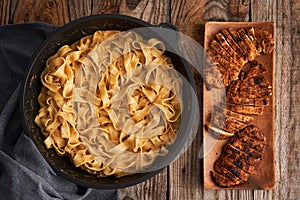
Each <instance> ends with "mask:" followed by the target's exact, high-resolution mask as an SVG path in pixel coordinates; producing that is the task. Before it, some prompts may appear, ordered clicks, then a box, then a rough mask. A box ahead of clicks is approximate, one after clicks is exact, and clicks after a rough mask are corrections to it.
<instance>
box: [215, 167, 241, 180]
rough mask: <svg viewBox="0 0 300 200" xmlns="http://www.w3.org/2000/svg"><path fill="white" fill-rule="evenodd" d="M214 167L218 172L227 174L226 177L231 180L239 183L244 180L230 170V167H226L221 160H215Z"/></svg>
mask: <svg viewBox="0 0 300 200" xmlns="http://www.w3.org/2000/svg"><path fill="white" fill-rule="evenodd" d="M214 169H215V170H216V171H217V172H218V173H220V174H222V175H223V176H225V177H226V178H228V179H229V180H231V181H233V182H235V183H236V184H237V185H238V184H241V183H243V181H242V180H241V179H240V178H238V177H237V176H236V175H234V174H233V173H232V172H231V171H229V170H228V169H226V168H225V167H223V166H222V165H221V163H220V162H215V164H214Z"/></svg>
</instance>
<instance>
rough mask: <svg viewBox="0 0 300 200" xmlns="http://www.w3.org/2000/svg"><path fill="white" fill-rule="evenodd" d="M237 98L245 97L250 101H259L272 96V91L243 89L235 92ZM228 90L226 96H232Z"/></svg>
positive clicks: (251, 88) (252, 88) (253, 88)
mask: <svg viewBox="0 0 300 200" xmlns="http://www.w3.org/2000/svg"><path fill="white" fill-rule="evenodd" d="M237 92H238V95H239V96H242V97H243V96H247V97H248V98H250V99H255V98H258V99H261V98H266V97H270V96H272V89H255V87H243V88H239V89H238V90H237ZM234 95H235V94H234V93H232V92H231V91H230V90H228V92H227V96H234Z"/></svg>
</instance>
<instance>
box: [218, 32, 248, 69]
mask: <svg viewBox="0 0 300 200" xmlns="http://www.w3.org/2000/svg"><path fill="white" fill-rule="evenodd" d="M216 38H217V39H218V41H219V43H220V44H221V46H222V47H223V48H224V49H225V50H226V51H227V52H228V53H229V54H230V56H231V57H232V58H233V59H234V60H236V61H237V63H238V64H239V65H240V66H244V65H245V64H246V63H247V60H246V59H245V58H243V56H241V55H239V54H238V53H237V52H236V51H235V50H234V49H233V48H232V47H231V46H230V44H229V43H228V42H227V40H226V38H225V37H224V35H223V34H221V33H217V34H216Z"/></svg>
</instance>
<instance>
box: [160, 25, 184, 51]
mask: <svg viewBox="0 0 300 200" xmlns="http://www.w3.org/2000/svg"><path fill="white" fill-rule="evenodd" d="M157 27H159V28H163V29H169V30H171V31H167V33H166V31H165V33H166V34H168V35H166V34H164V32H163V31H162V33H163V35H164V37H165V38H167V40H169V41H171V42H172V43H173V42H174V43H177V44H178V45H179V40H180V32H179V30H178V28H177V27H176V26H174V25H173V24H171V23H168V22H162V23H160V24H158V25H157ZM163 29H162V30H163Z"/></svg>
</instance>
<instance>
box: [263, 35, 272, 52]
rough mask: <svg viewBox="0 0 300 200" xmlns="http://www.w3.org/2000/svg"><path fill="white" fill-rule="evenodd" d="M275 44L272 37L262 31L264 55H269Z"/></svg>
mask: <svg viewBox="0 0 300 200" xmlns="http://www.w3.org/2000/svg"><path fill="white" fill-rule="evenodd" d="M274 46H275V42H274V38H273V35H272V34H271V33H270V32H268V31H263V40H262V47H263V52H264V53H265V54H271V53H272V52H273V50H274Z"/></svg>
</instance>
